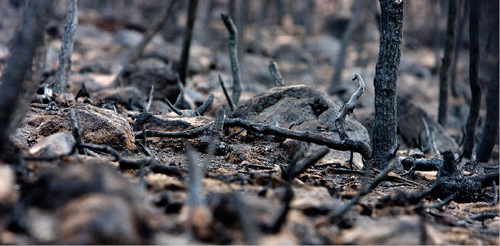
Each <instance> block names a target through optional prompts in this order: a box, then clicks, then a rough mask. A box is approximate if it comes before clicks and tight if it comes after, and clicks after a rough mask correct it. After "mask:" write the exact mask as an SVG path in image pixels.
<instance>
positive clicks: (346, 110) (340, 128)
mask: <svg viewBox="0 0 500 246" xmlns="http://www.w3.org/2000/svg"><path fill="white" fill-rule="evenodd" d="M356 79H357V80H358V81H359V88H358V89H357V90H356V92H354V94H352V96H351V98H350V99H349V101H348V102H347V103H345V104H344V106H343V107H342V108H341V109H340V111H339V113H338V115H337V118H335V126H336V128H337V132H338V133H339V136H340V139H341V140H342V141H347V140H349V137H348V136H347V134H346V133H345V129H344V120H345V117H346V116H347V115H348V114H350V113H352V112H353V111H354V104H355V103H356V100H358V98H359V97H360V96H361V95H363V93H364V92H365V88H366V86H365V81H364V80H363V78H362V77H361V75H359V74H355V75H354V78H352V80H353V81H354V80H356Z"/></svg>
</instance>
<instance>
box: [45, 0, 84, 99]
mask: <svg viewBox="0 0 500 246" xmlns="http://www.w3.org/2000/svg"><path fill="white" fill-rule="evenodd" d="M66 4H67V5H68V6H67V9H68V10H67V12H66V23H64V33H63V36H62V41H61V43H62V44H61V53H60V54H59V66H58V67H57V73H56V78H55V79H54V83H53V84H52V85H51V87H52V89H53V90H54V92H56V93H59V94H60V93H62V92H65V91H67V90H66V86H67V85H68V81H69V75H70V73H71V54H73V44H74V37H75V31H76V26H77V25H78V6H77V3H76V0H67V1H66Z"/></svg>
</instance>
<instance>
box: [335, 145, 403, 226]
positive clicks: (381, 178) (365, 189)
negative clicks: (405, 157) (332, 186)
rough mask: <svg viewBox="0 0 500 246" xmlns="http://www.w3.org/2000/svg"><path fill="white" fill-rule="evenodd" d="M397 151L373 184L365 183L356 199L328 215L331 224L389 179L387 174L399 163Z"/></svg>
mask: <svg viewBox="0 0 500 246" xmlns="http://www.w3.org/2000/svg"><path fill="white" fill-rule="evenodd" d="M398 148H399V146H398ZM398 148H396V151H397V149H398ZM396 151H394V154H393V156H392V159H391V160H390V162H389V164H388V165H387V167H386V168H384V170H383V171H382V172H381V173H380V174H379V175H378V176H377V177H375V179H374V180H373V181H372V182H371V183H368V182H365V183H364V184H363V185H362V187H361V189H360V190H359V191H358V193H356V195H355V196H354V198H352V199H351V200H350V201H349V202H348V203H346V204H344V206H342V207H340V208H339V209H338V210H334V211H332V212H330V214H329V215H328V221H329V222H334V221H335V220H336V219H338V218H340V217H341V216H343V215H344V214H345V213H346V212H347V211H348V210H349V209H350V208H351V207H352V206H354V205H356V204H358V202H359V200H360V199H361V197H363V196H365V195H366V194H368V193H370V192H372V191H373V190H374V189H375V188H377V186H378V185H379V184H380V183H381V182H382V181H384V179H385V178H386V177H387V174H388V173H389V171H391V170H392V168H393V167H394V166H395V164H396V163H397V161H396V160H395V158H396V155H395V153H396Z"/></svg>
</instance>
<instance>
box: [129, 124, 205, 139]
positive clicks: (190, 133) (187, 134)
mask: <svg viewBox="0 0 500 246" xmlns="http://www.w3.org/2000/svg"><path fill="white" fill-rule="evenodd" d="M213 124H214V123H213V122H210V123H208V124H206V125H204V126H200V127H196V128H193V129H189V130H186V131H180V132H162V131H153V130H147V131H146V134H147V136H148V137H164V138H196V137H198V136H200V135H201V134H203V133H204V132H205V131H207V130H208V129H210V127H211V126H212V125H213ZM142 137H143V133H142V132H136V133H135V138H136V139H138V138H142Z"/></svg>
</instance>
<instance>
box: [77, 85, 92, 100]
mask: <svg viewBox="0 0 500 246" xmlns="http://www.w3.org/2000/svg"><path fill="white" fill-rule="evenodd" d="M80 97H83V98H90V94H89V93H88V92H87V88H85V83H82V85H81V87H80V90H78V92H77V93H76V96H75V101H76V100H78V98H80Z"/></svg>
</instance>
